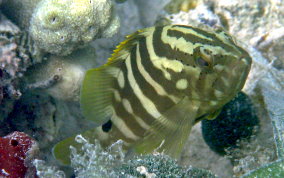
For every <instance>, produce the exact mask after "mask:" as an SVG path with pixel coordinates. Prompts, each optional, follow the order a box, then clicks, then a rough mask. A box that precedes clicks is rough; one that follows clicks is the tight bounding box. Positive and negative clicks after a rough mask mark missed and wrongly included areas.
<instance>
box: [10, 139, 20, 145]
mask: <svg viewBox="0 0 284 178" xmlns="http://www.w3.org/2000/svg"><path fill="white" fill-rule="evenodd" d="M18 144H19V142H18V141H17V140H11V145H12V146H18Z"/></svg>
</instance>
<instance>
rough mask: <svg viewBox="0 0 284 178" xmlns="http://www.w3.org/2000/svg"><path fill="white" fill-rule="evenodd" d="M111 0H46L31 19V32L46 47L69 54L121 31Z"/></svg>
mask: <svg viewBox="0 0 284 178" xmlns="http://www.w3.org/2000/svg"><path fill="white" fill-rule="evenodd" d="M118 27H119V20H118V17H117V16H115V13H114V8H113V4H112V1H110V0H72V1H70V0H43V1H41V2H40V3H39V4H38V6H37V8H36V9H35V11H34V13H33V16H32V19H31V21H30V29H29V30H30V35H31V36H32V38H33V40H34V41H35V43H36V44H37V45H38V46H39V48H41V49H42V50H44V51H46V52H49V53H52V54H58V55H68V54H70V53H71V52H72V51H73V50H74V49H76V48H78V47H79V46H82V45H84V44H87V43H89V42H91V41H92V40H94V39H96V38H101V37H110V36H111V35H113V34H114V33H116V32H117V29H118Z"/></svg>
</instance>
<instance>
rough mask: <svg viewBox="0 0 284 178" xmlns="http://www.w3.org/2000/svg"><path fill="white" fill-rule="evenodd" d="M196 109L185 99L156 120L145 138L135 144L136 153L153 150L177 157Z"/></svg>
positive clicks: (190, 126) (192, 121) (189, 129)
mask: <svg viewBox="0 0 284 178" xmlns="http://www.w3.org/2000/svg"><path fill="white" fill-rule="evenodd" d="M197 108H198V107H195V106H194V103H192V102H190V101H189V100H188V98H187V97H185V98H184V99H182V100H181V101H180V102H179V103H178V104H176V105H175V106H173V107H172V108H171V109H169V110H168V111H166V112H165V113H164V114H163V115H162V116H161V117H160V118H158V119H157V120H156V121H155V122H154V123H153V124H152V125H151V128H150V129H149V130H148V131H147V132H146V134H145V137H144V138H143V139H141V140H139V143H136V144H135V150H136V151H137V152H138V153H151V152H152V151H153V150H156V151H158V152H164V153H165V154H167V155H170V156H173V157H178V156H179V154H180V153H181V151H182V148H183V145H184V143H185V141H186V139H187V138H188V136H189V133H190V131H191V128H192V126H193V124H194V119H195V117H196V113H197Z"/></svg>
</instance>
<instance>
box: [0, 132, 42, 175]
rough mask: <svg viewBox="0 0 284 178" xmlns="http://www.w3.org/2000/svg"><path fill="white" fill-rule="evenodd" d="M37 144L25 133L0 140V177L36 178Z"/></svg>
mask: <svg viewBox="0 0 284 178" xmlns="http://www.w3.org/2000/svg"><path fill="white" fill-rule="evenodd" d="M37 149H38V147H37V143H36V142H35V140H33V139H32V138H31V137H29V136H28V135H26V134H25V133H23V132H13V133H11V134H9V135H7V136H5V137H2V138H0V170H1V171H0V177H7V178H8V177H9V178H14V177H15V178H16V177H35V168H34V167H33V165H32V160H33V159H34V157H35V155H36V153H37Z"/></svg>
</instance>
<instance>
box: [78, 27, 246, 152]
mask: <svg viewBox="0 0 284 178" xmlns="http://www.w3.org/2000/svg"><path fill="white" fill-rule="evenodd" d="M250 65H251V58H250V57H249V55H248V53H247V52H245V51H244V50H243V49H241V48H240V47H238V46H237V45H236V44H235V43H234V41H233V40H232V38H231V37H229V36H228V35H227V34H226V33H225V32H224V31H222V30H217V31H215V32H207V31H204V30H201V29H198V28H194V27H191V26H183V25H169V26H158V27H150V28H147V29H143V30H139V31H138V32H136V33H134V34H132V35H130V36H128V37H127V39H126V40H125V41H124V42H122V43H121V44H120V45H119V46H118V48H117V49H116V50H115V51H114V54H113V55H112V57H111V58H110V59H109V61H108V62H107V63H106V64H105V65H103V66H101V67H99V68H97V69H91V70H89V71H87V73H86V76H85V79H84V82H83V85H82V90H81V107H82V111H83V114H84V115H85V117H86V118H87V119H89V120H92V121H94V122H95V123H97V124H98V125H101V126H99V127H98V128H96V129H95V130H94V131H92V133H93V134H94V135H95V137H96V138H97V139H99V140H100V141H101V143H102V144H103V145H106V146H107V145H110V144H111V143H113V142H115V141H116V140H118V139H121V140H123V141H124V142H125V145H126V146H127V147H134V148H135V149H136V151H138V152H140V153H149V152H152V151H153V150H157V151H164V152H165V153H166V154H170V155H173V156H177V155H178V154H179V153H180V151H181V149H182V146H183V144H184V142H185V140H186V139H187V137H188V135H189V132H190V130H191V127H192V126H193V125H194V124H195V123H196V122H197V121H199V120H201V119H203V118H206V116H209V115H212V114H214V112H216V111H218V110H219V109H220V108H221V107H222V106H223V105H224V104H226V103H227V102H228V101H230V100H231V99H232V98H233V97H234V96H235V95H236V94H237V93H238V92H239V91H240V90H241V88H242V87H243V85H244V82H245V80H246V77H247V75H248V72H249V70H250Z"/></svg>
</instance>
